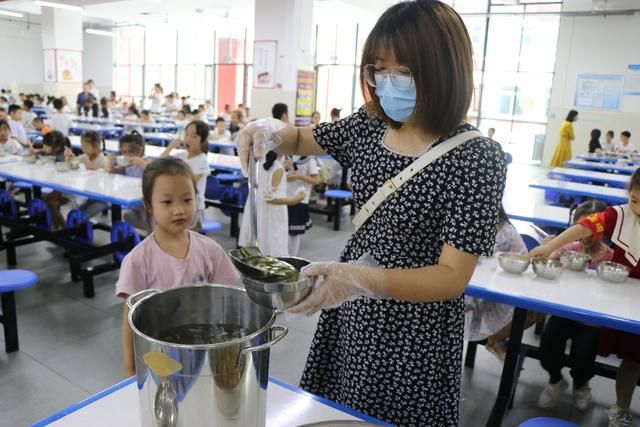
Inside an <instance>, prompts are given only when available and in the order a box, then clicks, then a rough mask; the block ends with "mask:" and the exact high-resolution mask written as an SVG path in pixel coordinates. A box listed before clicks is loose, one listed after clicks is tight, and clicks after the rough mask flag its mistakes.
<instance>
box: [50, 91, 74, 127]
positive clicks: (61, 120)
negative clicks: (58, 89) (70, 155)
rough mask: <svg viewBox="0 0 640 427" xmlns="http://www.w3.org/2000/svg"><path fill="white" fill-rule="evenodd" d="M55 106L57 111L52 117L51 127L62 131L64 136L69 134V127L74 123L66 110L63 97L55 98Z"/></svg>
mask: <svg viewBox="0 0 640 427" xmlns="http://www.w3.org/2000/svg"><path fill="white" fill-rule="evenodd" d="M53 108H55V109H56V112H55V113H54V115H53V117H52V118H51V129H53V130H57V131H59V132H62V134H63V135H64V136H69V129H70V128H71V125H72V123H71V117H69V115H68V114H67V113H66V112H65V105H64V103H63V101H62V98H57V99H54V100H53Z"/></svg>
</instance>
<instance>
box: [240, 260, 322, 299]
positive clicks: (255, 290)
mask: <svg viewBox="0 0 640 427" xmlns="http://www.w3.org/2000/svg"><path fill="white" fill-rule="evenodd" d="M276 258H278V259H280V260H282V261H285V262H288V263H289V264H291V265H293V266H294V267H295V268H296V269H297V270H298V271H300V269H302V267H304V266H305V265H307V264H309V263H310V261H308V260H306V259H303V258H296V257H276ZM241 273H242V283H244V287H245V289H246V291H247V295H249V298H251V300H252V301H253V302H255V303H256V304H258V305H261V306H263V307H267V308H271V309H274V310H284V309H286V308H289V307H293V306H294V305H296V304H298V303H299V302H300V301H302V300H303V299H305V298H306V297H307V296H308V295H309V294H310V293H311V290H312V289H313V286H314V285H315V283H316V279H315V278H310V277H304V276H300V280H298V281H297V282H288V283H287V282H285V283H283V282H275V283H274V282H265V281H264V280H262V279H259V278H252V277H250V276H247V275H245V274H244V273H243V272H242V271H241Z"/></svg>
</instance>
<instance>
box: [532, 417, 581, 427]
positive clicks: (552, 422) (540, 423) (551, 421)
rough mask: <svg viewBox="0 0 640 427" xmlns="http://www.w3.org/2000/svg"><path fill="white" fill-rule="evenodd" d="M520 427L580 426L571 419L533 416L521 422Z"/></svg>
mask: <svg viewBox="0 0 640 427" xmlns="http://www.w3.org/2000/svg"><path fill="white" fill-rule="evenodd" d="M520 427H580V426H579V425H578V424H574V423H572V422H569V421H565V420H559V419H558V418H547V417H540V418H532V419H530V420H528V421H525V422H523V423H522V424H520Z"/></svg>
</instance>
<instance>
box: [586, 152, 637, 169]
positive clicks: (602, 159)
mask: <svg viewBox="0 0 640 427" xmlns="http://www.w3.org/2000/svg"><path fill="white" fill-rule="evenodd" d="M576 157H577V158H578V159H580V160H586V161H587V162H600V163H618V161H620V159H609V158H606V157H597V156H585V155H584V154H581V155H578V156H576ZM622 162H623V163H626V164H628V165H629V166H637V165H640V162H636V161H633V160H631V159H622Z"/></svg>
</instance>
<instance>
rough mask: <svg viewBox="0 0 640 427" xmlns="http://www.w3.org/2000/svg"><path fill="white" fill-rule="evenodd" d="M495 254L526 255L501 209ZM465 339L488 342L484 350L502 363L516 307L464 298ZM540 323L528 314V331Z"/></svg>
mask: <svg viewBox="0 0 640 427" xmlns="http://www.w3.org/2000/svg"><path fill="white" fill-rule="evenodd" d="M498 215H499V217H498V233H497V234H496V243H495V246H494V251H495V252H513V253H518V254H526V253H527V246H526V245H525V244H524V241H523V240H522V237H520V234H519V233H518V231H517V230H516V228H515V227H514V226H513V224H511V222H510V221H509V218H508V217H507V214H506V212H505V211H504V207H502V206H500V211H499V214H498ZM464 302H465V339H467V340H468V341H472V342H476V341H482V340H485V339H486V340H487V342H486V344H485V348H486V349H487V351H489V353H491V354H493V355H494V356H495V357H496V358H497V359H498V360H499V361H500V362H502V363H504V360H505V356H506V354H507V344H506V340H507V338H508V337H509V334H510V333H511V319H512V318H513V307H512V306H510V305H506V304H500V303H497V302H493V301H488V300H485V299H481V298H475V297H471V296H467V295H465V297H464ZM536 320H538V317H537V314H536V313H534V312H529V313H527V320H526V323H525V329H526V328H528V327H530V326H531V325H532V324H533V323H535V322H536Z"/></svg>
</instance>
